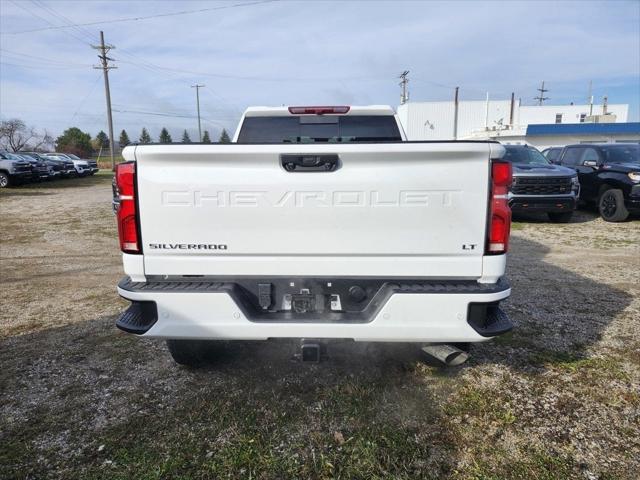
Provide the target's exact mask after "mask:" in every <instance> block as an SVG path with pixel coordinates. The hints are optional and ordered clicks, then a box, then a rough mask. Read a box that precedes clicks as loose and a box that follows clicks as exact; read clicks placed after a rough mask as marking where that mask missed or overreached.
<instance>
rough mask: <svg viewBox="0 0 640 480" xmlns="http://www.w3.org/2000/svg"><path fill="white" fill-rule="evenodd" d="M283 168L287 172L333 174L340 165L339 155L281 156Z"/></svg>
mask: <svg viewBox="0 0 640 480" xmlns="http://www.w3.org/2000/svg"><path fill="white" fill-rule="evenodd" d="M280 162H281V163H282V167H283V168H284V169H285V170H286V171H287V172H333V171H335V170H337V169H338V167H339V165H340V157H338V155H337V154H335V153H331V154H321V155H318V154H313V153H309V154H304V155H280Z"/></svg>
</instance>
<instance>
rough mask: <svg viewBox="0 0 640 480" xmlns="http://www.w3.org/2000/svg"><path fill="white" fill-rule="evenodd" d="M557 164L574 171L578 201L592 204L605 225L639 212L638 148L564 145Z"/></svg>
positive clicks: (634, 145)
mask: <svg viewBox="0 0 640 480" xmlns="http://www.w3.org/2000/svg"><path fill="white" fill-rule="evenodd" d="M558 163H560V164H561V165H564V166H566V167H570V168H574V169H575V170H576V171H577V172H578V177H579V179H580V185H581V186H582V193H581V200H583V201H585V202H587V203H595V204H596V205H597V206H598V210H599V211H600V215H601V216H602V218H604V219H605V220H606V221H607V222H622V221H624V220H626V219H627V217H628V216H629V213H640V145H638V144H635V143H609V144H580V145H567V146H566V147H564V149H563V150H562V153H561V154H560V157H559V160H558Z"/></svg>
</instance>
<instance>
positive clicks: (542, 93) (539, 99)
mask: <svg viewBox="0 0 640 480" xmlns="http://www.w3.org/2000/svg"><path fill="white" fill-rule="evenodd" d="M536 90H538V91H539V92H540V95H538V96H537V97H534V98H533V99H534V100H538V105H542V102H544V101H545V100H549V97H545V96H544V92H548V91H549V90H547V89H546V88H544V80H543V81H542V86H541V87H540V88H536Z"/></svg>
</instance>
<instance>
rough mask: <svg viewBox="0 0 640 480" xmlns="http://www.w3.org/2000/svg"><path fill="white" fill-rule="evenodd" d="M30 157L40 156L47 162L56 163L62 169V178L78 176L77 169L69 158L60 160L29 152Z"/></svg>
mask: <svg viewBox="0 0 640 480" xmlns="http://www.w3.org/2000/svg"><path fill="white" fill-rule="evenodd" d="M29 154H30V155H38V156H39V157H40V158H42V159H43V160H44V161H45V162H49V163H54V164H56V165H58V166H59V167H60V172H61V175H60V176H61V177H63V178H67V177H75V176H76V175H77V172H76V167H75V165H74V164H73V162H72V161H71V160H69V159H68V158H59V157H55V158H54V157H51V156H46V155H45V154H42V153H35V152H29Z"/></svg>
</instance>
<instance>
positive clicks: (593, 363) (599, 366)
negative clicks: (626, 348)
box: [532, 350, 627, 380]
mask: <svg viewBox="0 0 640 480" xmlns="http://www.w3.org/2000/svg"><path fill="white" fill-rule="evenodd" d="M532 360H533V361H534V362H536V363H541V364H544V365H546V366H547V367H551V368H556V369H558V370H561V371H565V372H569V373H587V372H590V373H591V374H600V375H604V376H607V377H610V378H616V379H620V380H625V379H627V374H626V373H625V372H624V370H623V369H622V366H621V364H620V361H619V360H617V359H615V358H613V357H583V356H580V355H576V354H575V353H572V352H556V351H550V350H547V351H542V352H538V353H536V354H534V355H533V356H532Z"/></svg>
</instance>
